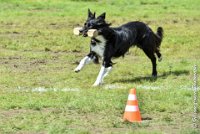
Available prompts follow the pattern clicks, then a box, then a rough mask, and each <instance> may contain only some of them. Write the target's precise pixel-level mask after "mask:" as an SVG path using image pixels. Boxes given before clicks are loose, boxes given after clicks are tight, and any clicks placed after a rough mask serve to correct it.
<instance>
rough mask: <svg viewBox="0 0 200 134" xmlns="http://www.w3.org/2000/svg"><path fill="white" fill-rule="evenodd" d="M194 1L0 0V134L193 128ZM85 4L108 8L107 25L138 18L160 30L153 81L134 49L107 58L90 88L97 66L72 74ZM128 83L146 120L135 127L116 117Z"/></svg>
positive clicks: (83, 45)
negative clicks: (106, 70)
mask: <svg viewBox="0 0 200 134" xmlns="http://www.w3.org/2000/svg"><path fill="white" fill-rule="evenodd" d="M199 4H200V1H199V0H193V1H192V2H191V1H189V0H183V1H179V0H173V1H172V0H159V1H158V0H148V1H145V0H134V1H132V0H126V1H122V0H110V1H107V0H102V1H98V0H96V1H89V0H88V1H87V0H86V1H78V0H72V1H69V0H23V1H22V0H21V1H19V0H9V1H7V0H0V133H53V134H54V133H128V134H129V133H130V134H131V133H139V134H149V133H152V134H160V133H181V134H182V133H184V134H197V133H199V132H200V130H199V128H197V129H193V128H192V116H193V101H194V100H193V97H194V96H193V94H194V93H193V90H192V84H193V66H194V64H197V65H198V66H199V65H200V60H199V59H200V55H199V52H200V40H199V35H200V31H199V29H200V12H199ZM88 8H91V10H92V11H96V12H97V14H98V15H99V14H100V13H102V12H104V11H106V12H107V16H106V17H107V20H108V21H109V22H111V23H112V24H113V26H118V25H120V24H123V23H126V22H128V21H135V20H140V21H143V22H146V23H148V24H149V26H150V27H151V28H152V29H153V30H154V31H155V30H156V28H157V27H158V26H162V27H163V28H164V31H165V37H164V40H163V43H162V46H161V53H162V54H163V61H162V62H160V63H157V65H158V78H157V80H154V79H152V78H149V76H150V74H151V63H150V60H149V59H148V58H147V57H146V56H145V55H144V53H143V52H142V51H141V50H140V49H138V48H132V49H131V50H130V51H129V52H128V54H127V55H126V56H125V58H124V59H122V58H119V59H114V60H113V62H115V63H117V64H115V65H114V68H113V70H112V72H111V73H110V75H109V76H108V77H107V78H105V84H104V85H103V86H100V87H97V88H94V87H92V86H91V85H92V84H93V82H94V81H95V79H96V77H97V74H98V72H99V69H100V65H94V64H91V65H89V66H86V67H85V68H84V69H83V70H82V71H81V72H80V73H78V74H76V73H74V72H73V69H74V68H75V67H76V66H77V62H78V61H80V59H81V58H82V57H83V56H85V55H86V54H87V53H88V51H89V39H88V38H82V37H77V36H74V35H73V34H72V29H73V28H74V27H75V26H77V25H82V24H83V23H84V21H85V19H86V16H87V9H88ZM199 74H200V71H199V69H198V75H199ZM198 82H199V80H198ZM133 87H136V89H137V98H138V101H139V107H140V111H141V115H142V117H143V118H144V119H145V120H144V121H143V122H142V123H141V124H135V123H127V122H123V121H122V116H123V112H124V108H125V105H126V101H127V96H128V92H129V89H131V88H133ZM38 88H40V89H41V90H43V92H37V91H35V90H36V89H38ZM198 93H199V91H198ZM198 102H200V99H199V97H198ZM199 106H200V105H198V112H199V110H200V107H199ZM198 118H199V119H200V116H199V113H198ZM197 123H198V124H200V122H199V120H198V121H197ZM199 127H200V126H199Z"/></svg>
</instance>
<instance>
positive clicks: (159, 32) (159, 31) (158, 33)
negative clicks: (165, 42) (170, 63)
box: [156, 27, 164, 42]
mask: <svg viewBox="0 0 200 134" xmlns="http://www.w3.org/2000/svg"><path fill="white" fill-rule="evenodd" d="M156 34H157V35H158V37H159V38H160V42H161V41H162V39H163V34H164V30H163V28H162V27H158V28H157V33H156Z"/></svg>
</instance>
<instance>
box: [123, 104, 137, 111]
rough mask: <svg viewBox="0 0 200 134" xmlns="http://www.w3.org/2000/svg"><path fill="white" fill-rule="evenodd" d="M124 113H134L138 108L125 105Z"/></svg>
mask: <svg viewBox="0 0 200 134" xmlns="http://www.w3.org/2000/svg"><path fill="white" fill-rule="evenodd" d="M125 111H126V112H136V111H139V108H138V106H130V105H126V108H125Z"/></svg>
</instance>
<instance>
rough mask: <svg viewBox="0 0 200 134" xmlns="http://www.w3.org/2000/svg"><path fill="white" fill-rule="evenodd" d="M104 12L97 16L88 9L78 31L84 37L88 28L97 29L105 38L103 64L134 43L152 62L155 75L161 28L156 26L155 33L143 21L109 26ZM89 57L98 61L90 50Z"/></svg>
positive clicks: (93, 41)
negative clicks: (82, 25) (86, 17)
mask: <svg viewBox="0 0 200 134" xmlns="http://www.w3.org/2000/svg"><path fill="white" fill-rule="evenodd" d="M105 15H106V13H103V14H101V15H100V16H98V17H97V18H96V17H95V13H91V11H90V10H88V19H87V21H86V22H85V25H84V27H83V29H82V30H80V32H81V33H82V34H83V36H84V37H86V36H87V31H88V30H89V29H97V30H98V32H99V34H100V35H102V36H103V37H104V38H105V39H106V45H105V51H104V54H103V66H105V67H106V68H107V67H110V66H112V61H111V59H112V58H113V57H120V56H124V55H125V53H126V52H127V51H128V50H129V48H130V47H131V46H134V45H136V46H137V47H139V48H141V49H142V50H143V51H144V53H145V54H146V55H147V56H148V58H149V59H150V60H151V62H152V68H153V69H152V75H153V76H154V77H156V76H157V70H156V56H155V54H156V55H157V56H158V58H160V59H161V53H160V45H161V42H162V39H163V28H162V27H158V28H157V33H156V34H155V33H154V32H153V31H152V30H151V28H149V27H148V26H147V25H146V24H145V23H143V22H139V21H133V22H129V23H126V24H124V25H122V26H120V27H115V28H113V27H110V25H111V24H109V23H107V22H106V21H105ZM98 42H99V40H98V39H96V38H92V39H91V45H95V44H96V43H98ZM88 56H89V57H91V58H92V59H95V60H94V61H95V63H98V55H97V54H96V53H95V52H93V51H90V53H89V54H88Z"/></svg>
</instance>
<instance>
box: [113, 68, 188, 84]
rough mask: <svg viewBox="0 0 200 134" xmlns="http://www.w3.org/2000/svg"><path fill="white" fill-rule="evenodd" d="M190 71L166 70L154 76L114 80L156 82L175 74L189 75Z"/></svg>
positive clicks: (122, 81)
mask: <svg viewBox="0 0 200 134" xmlns="http://www.w3.org/2000/svg"><path fill="white" fill-rule="evenodd" d="M189 73H190V72H189V71H188V70H178V71H172V72H165V73H163V74H161V75H158V76H157V77H152V76H146V77H134V78H132V79H120V80H116V81H114V82H121V83H130V82H143V81H150V82H154V81H156V80H157V79H158V78H167V77H168V76H170V75H174V76H180V75H188V74H189Z"/></svg>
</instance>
